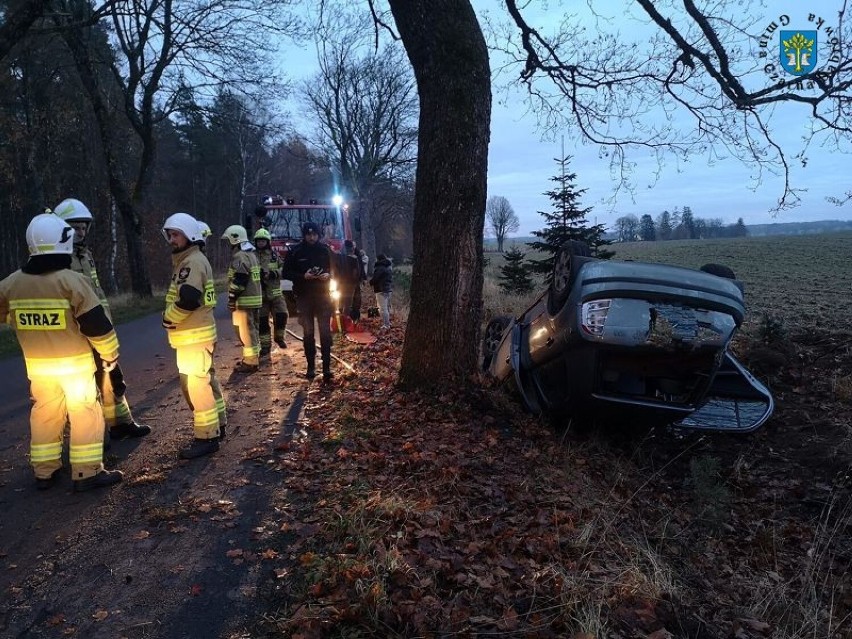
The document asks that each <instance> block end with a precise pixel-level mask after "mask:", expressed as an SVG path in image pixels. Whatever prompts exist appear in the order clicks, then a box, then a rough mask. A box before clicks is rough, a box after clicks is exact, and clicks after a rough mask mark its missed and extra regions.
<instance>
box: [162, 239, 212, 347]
mask: <svg viewBox="0 0 852 639" xmlns="http://www.w3.org/2000/svg"><path fill="white" fill-rule="evenodd" d="M214 308H216V291H215V289H214V288H213V268H212V267H211V266H210V262H209V261H208V260H207V256H206V255H204V253H202V252H201V249H200V248H199V247H198V246H197V245H192V246H190V247H189V248H187V249H185V250H183V251H181V252H180V253H173V254H172V281H171V283H170V284H169V290H168V292H167V293H166V310H165V312H164V313H163V321H164V323H167V324H170V325H171V326H172V328H169V329H168V331H167V332H168V335H169V344H170V345H171V346H172V348H177V347H179V346H212V345H213V344H215V343H216V320H215V319H214V317H213V309H214Z"/></svg>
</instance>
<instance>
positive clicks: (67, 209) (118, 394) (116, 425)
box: [53, 198, 151, 439]
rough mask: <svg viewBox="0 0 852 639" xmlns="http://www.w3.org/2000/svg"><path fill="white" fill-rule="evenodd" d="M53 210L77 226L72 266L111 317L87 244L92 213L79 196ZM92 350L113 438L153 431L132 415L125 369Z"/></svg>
mask: <svg viewBox="0 0 852 639" xmlns="http://www.w3.org/2000/svg"><path fill="white" fill-rule="evenodd" d="M53 212H54V213H56V215H58V216H59V217H60V218H62V219H63V220H65V221H66V222H67V223H68V224H69V225H70V226H71V228H73V229H74V252H73V253H72V254H71V270H72V271H75V272H77V273H80V274H81V275H84V276H85V277H86V278H87V279H88V280H89V283H90V284H91V286H92V288H93V289H94V291H95V294H96V295H97V296H98V297H99V298H100V300H101V306H103V307H104V311H106V314H107V317H109V318H110V321H112V315H111V314H110V309H109V302H108V301H107V298H106V295H105V294H104V291H103V288H101V283H100V280H99V279H98V271H97V269H96V268H95V260H94V259H93V258H92V252H91V251H90V250H89V247H88V246H87V240H88V238H89V233H90V231H91V226H92V213H91V212H90V211H89V209H88V208H87V207H86V205H85V204H83V203H82V202H81V201H80V200H75V199H73V198H68V199H65V200H62V202H60V203H59V204H57V205H56V207H55V208H54V209H53ZM92 354H93V355H94V356H95V365H96V366H97V371H96V372H95V380H96V381H97V384H98V391H99V392H100V395H101V406H102V407H103V411H104V419H105V420H106V426H107V428H108V429H109V436H110V437H111V438H112V439H126V438H128V437H143V436H145V435H147V434H148V433H150V432H151V427H150V426H148V425H146V424H139V423H137V422H136V420H134V419H133V414H132V413H131V412H130V404H128V403H127V397H126V395H125V393H126V391H127V384H126V383H125V381H124V373H123V372H122V370H121V367H120V366H116V367H115V368H114V369H113V370H112V371H110V372H109V373H106V372H105V371H104V370H103V365H102V364H103V363H102V362H101V359H100V357H99V356H98V353H97V351H93V352H92Z"/></svg>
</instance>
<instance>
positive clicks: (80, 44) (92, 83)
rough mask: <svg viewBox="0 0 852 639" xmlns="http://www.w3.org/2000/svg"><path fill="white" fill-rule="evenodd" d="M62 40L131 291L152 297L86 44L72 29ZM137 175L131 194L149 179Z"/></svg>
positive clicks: (130, 200) (139, 234)
mask: <svg viewBox="0 0 852 639" xmlns="http://www.w3.org/2000/svg"><path fill="white" fill-rule="evenodd" d="M62 37H63V38H64V40H65V42H66V44H67V45H68V48H69V49H70V50H71V53H72V55H73V56H74V63H75V66H76V67H77V72H78V74H79V76H80V82H81V83H82V84H83V86H84V87H85V89H86V93H87V95H88V96H89V101H90V102H91V104H92V110H93V112H94V115H95V120H96V121H97V123H98V131H99V133H100V137H101V143H102V147H103V153H104V159H105V161H106V162H105V163H106V167H107V177H108V180H109V189H110V193H111V194H112V197H113V198H114V200H115V206H116V207H117V208H118V211H119V212H120V214H121V219H122V222H123V223H124V239H125V242H126V244H127V259H128V271H129V272H130V283H131V288H132V289H133V292H134V293H135V294H136V295H138V296H140V297H151V296H152V295H153V292H152V289H151V278H150V275H149V273H148V263H147V261H146V260H145V255H144V252H143V250H142V223H141V220H140V219H139V216H138V215H137V213H136V210H135V207H134V198H133V195H132V194H131V192H130V190H129V189H128V188H127V187H126V186H125V180H124V175H123V173H124V172H123V171H122V170H121V167H120V165H119V160H118V155H117V154H116V152H115V150H114V147H115V141H114V135H113V133H114V129H113V126H112V123H111V122H110V119H111V118H110V114H109V111H108V108H107V105H106V104H105V102H104V99H103V96H102V95H101V93H100V90H99V87H98V83H97V79H96V78H95V73H94V69H93V65H92V61H91V58H90V56H89V52H88V50H87V48H86V43H85V42H84V41H83V39H82V34H81V32H80V31H79V30H76V29H67V30H64V31H63V32H62ZM150 153H151V151H150V150H149V149H148V148H147V146H146V145H143V158H142V165H143V166H144V163H145V161H146V160H149V158H148V157H147V156H148V154H150ZM140 173H141V175H140V179H139V181H137V184H136V189H135V193H137V194H138V193H141V191H142V189H143V188H144V186H145V184H143V183H142V181H143V180H146V179H150V178H148V177H147V174H145V173H144V172H140Z"/></svg>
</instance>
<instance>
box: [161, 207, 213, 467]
mask: <svg viewBox="0 0 852 639" xmlns="http://www.w3.org/2000/svg"><path fill="white" fill-rule="evenodd" d="M163 235H164V236H165V238H166V241H167V242H168V243H169V245H170V246H171V247H172V280H171V282H170V284H169V290H168V292H167V293H166V310H165V312H164V313H163V327H164V328H165V329H166V332H167V333H168V336H169V344H170V345H171V347H172V348H174V349H175V354H176V357H177V368H178V373H179V375H180V387H181V391H183V396H184V398H185V399H186V402H187V404H189V407H190V408H191V409H192V420H193V434H194V437H193V441H192V443H191V444H190V445H189V446H187V447H186V448H183V449H181V451H180V456H181V457H182V458H183V459H194V458H196V457H201V456H203V455H209V454H211V453H215V452H216V451H217V450H219V442H220V441H221V440H222V439H224V437H225V428H226V425H227V419H226V417H225V400H224V399H223V398H222V389H221V388H220V386H219V382H218V381H217V380H216V371H215V369H214V367H213V351H214V349H215V346H216V320H215V319H214V318H213V309H214V308H215V307H216V291H215V290H214V288H213V269H212V267H211V266H210V262H209V261H208V260H207V257H206V256H205V255H204V253H203V252H202V251H201V247H202V245H203V243H204V240H203V239H202V237H201V230H200V228H199V225H198V221H197V220H196V219H195V218H194V217H192V216H191V215H189V214H188V213H175V214H173V215H170V216H169V217H168V218H167V219H166V221H165V223H164V224H163Z"/></svg>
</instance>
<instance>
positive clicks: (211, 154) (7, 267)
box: [0, 2, 413, 293]
mask: <svg viewBox="0 0 852 639" xmlns="http://www.w3.org/2000/svg"><path fill="white" fill-rule="evenodd" d="M4 4H5V3H3V2H0V9H2V8H3V5H4ZM89 22H95V23H94V24H90V23H81V24H80V25H78V26H70V27H65V28H64V29H60V28H53V27H52V26H51V24H50V22H49V21H47V20H46V21H42V22H41V23H39V28H35V29H31V30H30V32H29V33H28V34H27V35H26V37H24V38H22V39H21V41H20V42H18V44H17V45H16V46H15V47H14V49H13V50H12V51H11V52H10V54H9V55H8V56H7V57H6V58H5V59H4V65H3V70H4V73H2V74H0V93H1V94H2V96H3V97H2V99H0V171H1V172H2V175H3V180H2V181H0V242H2V246H1V248H2V250H0V277H2V276H5V275H7V274H8V273H10V272H12V271H13V270H15V269H17V268H18V267H19V266H20V265H21V263H22V262H23V260H25V258H26V242H25V238H24V233H25V230H26V227H27V224H28V223H29V221H30V219H31V218H32V217H33V216H34V215H35V214H37V213H40V212H42V211H43V210H45V209H46V208H50V207H53V206H55V205H56V204H57V203H58V202H60V201H61V200H62V199H64V198H66V197H74V198H78V199H80V200H82V201H83V202H84V203H86V204H87V206H88V207H89V208H90V209H91V210H92V211H93V213H94V215H95V225H94V229H93V237H92V238H91V241H90V245H91V246H92V248H93V252H94V255H95V259H96V261H97V263H98V271H99V273H100V274H101V280H102V283H103V285H104V287H105V288H106V289H107V291H108V292H109V293H115V292H122V291H129V290H131V288H132V289H133V290H137V286H136V285H137V282H136V281H134V280H133V275H134V273H133V270H134V264H138V262H135V260H136V259H142V260H144V262H145V263H146V265H147V268H148V270H149V272H150V282H151V284H153V286H154V287H159V288H162V287H163V286H164V285H165V282H166V278H167V277H168V275H169V273H170V269H171V266H170V260H169V250H168V247H167V245H166V243H165V241H164V239H163V237H162V235H161V231H160V227H161V224H162V222H163V220H164V219H165V218H166V217H167V216H168V215H170V214H171V213H174V212H177V211H185V212H189V213H191V214H193V215H195V216H196V217H198V218H199V219H202V220H204V221H206V222H207V223H208V224H209V225H210V226H211V228H212V229H213V230H214V233H216V234H217V237H218V233H221V231H222V230H223V229H224V228H225V227H227V226H228V225H230V224H235V223H245V222H246V220H250V219H251V214H252V212H253V210H254V209H255V206H256V205H257V204H258V203H259V201H260V200H261V198H262V197H263V196H264V195H270V194H273V195H279V194H280V195H283V196H285V197H288V198H293V199H294V200H295V201H296V202H308V200H309V199H317V200H319V201H329V200H330V199H331V197H332V195H334V194H335V193H342V194H343V195H344V196H345V197H352V196H351V189H347V188H346V186H345V184H341V182H342V180H341V178H340V173H341V171H340V166H339V161H336V158H335V157H334V154H333V152H331V151H329V150H323V149H322V148H320V146H319V145H317V144H314V143H312V140H313V139H315V138H316V132H315V131H298V130H296V129H294V127H293V126H292V124H291V123H290V122H289V121H288V120H286V119H285V117H284V116H282V115H280V113H281V112H282V111H283V109H282V108H281V106H282V103H283V101H284V97H285V96H284V95H283V94H282V93H279V92H278V91H279V89H276V88H274V87H275V86H276V85H273V84H270V85H269V87H268V88H267V92H266V93H264V89H263V88H262V87H254V88H253V90H251V91H250V90H247V89H248V87H247V86H241V87H236V85H235V83H234V82H224V81H223V82H222V83H221V84H220V85H219V86H217V87H214V88H213V90H211V91H209V92H208V94H206V95H204V96H202V95H201V94H200V91H199V90H197V89H196V87H194V86H193V85H192V84H191V83H189V82H188V81H187V82H185V83H184V84H183V85H181V84H180V82H178V84H177V85H175V86H173V87H171V88H170V92H168V93H164V92H162V91H160V92H159V93H157V94H156V97H153V96H152V97H153V104H152V105H149V111H147V112H146V110H145V109H146V108H148V107H146V105H145V104H144V101H145V99H146V98H145V92H144V87H142V88H140V87H139V86H137V87H136V88H135V89H134V88H133V87H132V86H128V85H129V83H130V82H131V80H132V78H133V72H134V70H133V66H132V56H130V57H129V58H128V59H125V60H122V59H119V57H120V56H121V47H119V46H117V45H116V44H115V42H116V40H115V38H116V35H115V33H111V31H112V29H109V28H107V27H104V26H103V25H102V24H101V23H100V22H96V21H94V20H90V21H89ZM75 47H76V48H75ZM128 60H131V62H130V63H128ZM81 69H82V71H81ZM115 69H125V70H126V75H123V74H118V75H117V74H116V72H115ZM89 71H91V72H92V73H90V74H89V73H88V72H89ZM145 73H146V72H140V74H139V80H140V82H141V83H142V85H144V83H145V82H150V80H149V79H148V76H146V75H145ZM174 77H177V78H180V77H181V73H177V74H176V75H175V76H174ZM196 80H197V78H196ZM87 83H88V85H87ZM92 83H94V85H92ZM92 86H94V87H95V90H96V92H97V95H98V96H99V97H98V99H93V98H92V95H93V90H92ZM299 90H303V89H300V88H299V87H293V88H292V89H291V91H299ZM288 95H291V96H292V94H288ZM128 99H130V100H131V101H135V102H136V103H135V105H134V104H131V105H129V108H126V107H127V105H126V104H124V103H125V102H126V101H127V100H128ZM99 110H100V111H99ZM137 115H138V116H139V119H140V121H139V122H137V121H134V119H135V116H137ZM146 118H147V120H146ZM142 120H145V121H142ZM145 127H148V128H149V129H150V135H151V140H150V141H146V140H145V133H144V128H145ZM140 131H142V132H141V133H140ZM105 140H109V144H108V146H109V147H110V148H109V149H106V148H105V145H106V143H105ZM145 162H148V163H150V171H149V173H148V174H147V175H142V174H141V173H140V172H139V170H138V167H139V166H140V165H142V164H143V163H145ZM122 177H123V178H124V180H123V182H124V184H116V181H122V179H121V178H122ZM142 180H144V181H146V182H148V183H149V184H148V185H147V187H146V188H145V190H144V193H143V194H142V195H143V196H142V197H135V198H128V199H133V201H132V205H133V209H132V212H131V213H130V214H128V213H127V210H124V209H122V207H123V206H124V205H125V203H124V202H122V201H121V198H117V197H116V193H121V192H128V193H133V192H134V189H136V187H137V186H138V184H139V182H140V181H142ZM347 190H348V191H349V192H348V193H347ZM412 192H413V187H412V185H411V181H410V180H408V181H397V182H387V183H384V184H375V185H373V187H372V190H371V193H370V196H371V197H370V199H369V202H365V200H364V198H363V197H362V198H361V199H360V200H358V199H356V198H354V197H353V199H354V200H355V201H354V202H351V206H350V210H351V212H352V214H353V216H355V217H357V216H358V215H359V213H360V212H361V211H360V210H359V207H360V208H361V209H363V208H364V207H365V206H369V205H376V206H379V205H382V204H384V205H385V206H387V203H388V202H394V203H396V204H397V205H398V208H401V209H403V210H405V211H409V212H410V210H411V197H412ZM137 195H138V194H137ZM123 213H124V214H123ZM375 217H376V215H375V214H374V215H373V218H374V219H375ZM403 217H404V216H403ZM409 218H410V214H409ZM128 225H134V226H137V225H138V227H137V228H136V231H137V232H135V233H127V226H128ZM374 231H375V236H376V240H375V242H376V246H377V247H379V250H384V251H385V252H387V253H389V254H398V255H407V254H409V253H410V243H411V233H410V219H409V220H408V222H407V223H406V222H405V220H403V221H402V222H400V223H397V221H394V220H391V221H388V222H387V223H385V224H380V223H375V224H374ZM134 236H135V237H138V238H141V245H139V246H138V247H133V246H131V244H133V243H134V242H135V240H134V239H133V237H134ZM356 239H357V238H356ZM134 253H138V254H139V257H138V258H137V257H135V256H133V255H132V254H134ZM208 253H209V254H210V256H211V261H212V262H213V264H214V267H216V268H217V269H219V270H221V269H222V268H224V265H225V260H226V254H225V253H226V252H225V249H224V247H223V246H222V245H221V243H219V242H212V243H210V246H209V247H208ZM144 283H145V282H141V285H142V289H143V290H144Z"/></svg>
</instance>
